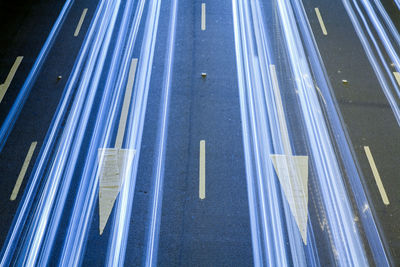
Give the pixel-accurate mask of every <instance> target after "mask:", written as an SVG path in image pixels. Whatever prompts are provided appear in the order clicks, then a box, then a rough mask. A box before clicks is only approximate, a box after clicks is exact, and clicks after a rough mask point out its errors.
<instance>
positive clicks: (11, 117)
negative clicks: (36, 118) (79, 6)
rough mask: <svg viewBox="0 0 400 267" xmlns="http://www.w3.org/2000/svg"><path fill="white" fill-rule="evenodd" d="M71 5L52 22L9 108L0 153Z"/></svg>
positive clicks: (1, 131)
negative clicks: (44, 40)
mask: <svg viewBox="0 0 400 267" xmlns="http://www.w3.org/2000/svg"><path fill="white" fill-rule="evenodd" d="M73 3H74V0H67V1H65V4H64V6H63V8H62V9H61V12H60V14H59V15H58V17H57V20H56V21H55V22H54V25H53V27H52V29H51V31H50V34H49V36H48V37H47V39H46V42H45V43H44V45H43V47H42V49H41V50H40V52H39V55H38V57H37V58H36V61H35V63H34V64H33V67H32V69H31V71H30V72H29V75H28V77H27V78H26V80H25V82H24V84H23V85H22V88H21V90H20V91H19V93H18V96H17V98H16V99H15V102H14V104H13V106H12V107H11V109H10V111H9V113H8V115H7V117H6V119H5V120H4V122H3V124H2V125H1V128H0V152H1V151H2V150H3V147H4V144H5V143H6V141H7V139H8V136H9V134H10V133H11V131H12V129H13V127H14V124H15V122H16V120H17V118H18V116H19V113H20V112H21V110H22V107H23V105H24V104H25V101H26V100H27V99H28V96H29V93H30V91H31V89H32V86H33V84H34V83H35V81H36V77H37V75H38V73H39V72H40V70H41V68H42V65H43V63H44V61H45V60H46V58H47V55H48V53H49V51H50V49H51V47H52V45H53V43H54V40H55V39H56V37H57V34H58V32H59V31H60V28H61V26H62V24H63V22H64V20H65V18H66V17H67V15H68V12H69V9H70V8H71V6H72V4H73Z"/></svg>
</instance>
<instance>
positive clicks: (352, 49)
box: [304, 0, 400, 262]
mask: <svg viewBox="0 0 400 267" xmlns="http://www.w3.org/2000/svg"><path fill="white" fill-rule="evenodd" d="M304 5H305V9H306V13H307V16H308V19H309V21H310V24H311V27H312V29H313V32H314V36H315V38H316V42H317V45H318V48H319V51H320V53H321V56H322V60H323V62H324V64H325V67H326V70H327V73H328V76H329V78H330V82H331V84H332V86H333V89H334V94H335V96H336V99H337V102H338V104H339V109H340V111H341V114H342V117H343V120H344V123H345V125H346V128H347V131H348V133H349V137H350V140H351V143H352V146H353V150H354V153H355V156H356V158H357V160H358V162H359V166H360V168H361V170H362V173H363V176H364V181H362V182H363V184H364V185H365V187H366V188H367V190H368V192H369V197H370V201H371V204H372V206H373V207H374V210H375V216H376V218H377V221H378V224H379V225H380V228H381V232H382V234H383V235H384V236H385V239H386V242H387V243H386V248H387V249H388V251H390V252H391V254H392V257H393V259H394V261H395V262H399V261H400V239H399V237H398V227H397V225H399V224H400V216H398V210H399V208H398V204H397V205H384V203H383V202H382V198H381V195H380V193H379V191H378V190H376V182H375V179H374V176H373V173H372V172H371V168H370V165H369V162H368V160H367V158H366V156H365V151H364V146H370V147H374V158H375V159H376V161H379V162H376V164H377V165H378V166H379V172H380V175H381V177H382V183H383V184H389V185H390V187H387V188H386V189H387V194H388V196H389V199H390V202H391V203H399V202H400V196H399V194H398V192H397V191H398V188H400V182H399V179H398V174H399V173H400V166H399V164H398V163H397V161H398V158H399V157H400V156H399V151H400V133H399V127H398V124H397V122H396V119H395V117H394V115H393V111H392V109H391V108H390V106H389V103H388V101H387V99H386V97H385V95H384V94H383V92H382V88H381V85H380V84H379V82H378V80H377V78H376V75H375V73H374V71H373V69H372V67H371V65H370V62H369V61H368V59H367V57H366V54H365V52H364V49H363V47H362V45H361V43H360V40H359V39H358V37H357V35H356V33H355V30H354V28H353V25H352V23H351V21H350V19H349V17H348V16H347V13H346V10H345V8H344V6H343V4H342V3H332V2H316V1H312V0H309V1H308V0H307V1H304ZM316 5H318V6H319V8H320V10H321V12H322V13H324V14H325V15H324V21H325V24H326V26H327V27H328V28H329V29H330V31H329V35H328V38H326V37H325V36H322V35H321V34H320V32H321V31H320V29H321V28H320V25H319V22H318V20H317V18H316V16H315V12H314V6H316ZM328 10H329V12H327V11H328ZM396 23H397V22H396ZM397 25H398V23H397ZM360 70H362V71H360ZM393 70H394V69H393ZM343 79H345V80H348V82H347V83H342V82H341V81H342V80H343Z"/></svg>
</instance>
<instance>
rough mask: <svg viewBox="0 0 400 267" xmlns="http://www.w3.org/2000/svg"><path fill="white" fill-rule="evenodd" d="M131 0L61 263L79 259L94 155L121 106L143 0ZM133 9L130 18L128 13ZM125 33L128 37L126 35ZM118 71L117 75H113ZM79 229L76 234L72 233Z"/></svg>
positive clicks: (92, 192)
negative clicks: (136, 1)
mask: <svg viewBox="0 0 400 267" xmlns="http://www.w3.org/2000/svg"><path fill="white" fill-rule="evenodd" d="M134 4H135V1H129V3H128V4H127V5H126V6H125V7H124V15H123V19H122V23H121V24H122V27H121V28H120V30H119V34H118V38H117V44H116V46H115V50H114V54H113V59H112V63H111V68H110V70H109V75H108V79H107V82H106V85H105V89H104V90H105V94H104V96H103V98H102V102H101V105H100V109H99V113H98V115H97V120H96V126H95V129H94V131H93V137H92V139H91V143H90V148H89V151H88V154H87V157H86V161H85V163H86V164H85V167H84V170H83V173H82V180H81V184H80V186H79V191H78V195H77V198H76V201H75V206H74V210H73V214H72V216H71V222H70V225H69V228H68V234H67V238H66V240H65V243H64V249H63V252H62V258H61V263H62V265H63V266H76V265H79V263H80V262H81V260H82V256H83V253H84V247H85V242H86V239H87V235H88V230H89V227H90V220H91V218H92V215H93V211H94V208H95V204H96V196H97V194H96V193H97V185H98V183H99V180H98V178H99V177H98V172H96V168H97V165H98V162H101V159H99V158H98V148H99V147H110V145H111V143H112V140H113V137H114V136H113V131H114V127H115V124H116V118H117V115H118V110H119V108H120V107H121V104H120V103H121V101H122V98H123V89H124V84H125V83H126V80H127V75H128V66H129V63H130V61H129V59H130V58H131V57H132V54H133V47H134V44H135V41H136V37H137V32H138V28H139V24H140V21H141V18H142V14H143V8H144V4H145V1H144V0H140V1H139V2H138V4H137V7H136V11H135V6H134ZM133 11H135V15H134V19H133V22H132V23H131V24H130V23H129V21H131V20H132V14H133ZM127 36H128V38H126V37H127ZM117 74H118V75H117ZM77 232H78V233H80V234H79V235H76V233H77Z"/></svg>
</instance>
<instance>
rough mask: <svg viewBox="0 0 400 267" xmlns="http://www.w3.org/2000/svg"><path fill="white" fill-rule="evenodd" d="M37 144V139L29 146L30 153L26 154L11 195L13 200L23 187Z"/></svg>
mask: <svg viewBox="0 0 400 267" xmlns="http://www.w3.org/2000/svg"><path fill="white" fill-rule="evenodd" d="M36 145H37V142H36V141H35V142H32V144H31V146H30V147H29V150H28V153H27V154H26V157H25V160H24V163H23V164H22V168H21V171H20V172H19V175H18V178H17V182H16V183H15V186H14V189H13V191H12V193H11V196H10V200H11V201H14V200H15V199H16V198H17V196H18V192H19V189H20V188H21V184H22V182H23V181H24V177H25V174H26V170H27V169H28V167H29V163H30V162H31V159H32V156H33V152H35V148H36Z"/></svg>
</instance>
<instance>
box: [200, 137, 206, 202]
mask: <svg viewBox="0 0 400 267" xmlns="http://www.w3.org/2000/svg"><path fill="white" fill-rule="evenodd" d="M199 161H200V162H199V198H200V199H205V198H206V141H205V140H201V141H200V160H199Z"/></svg>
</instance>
